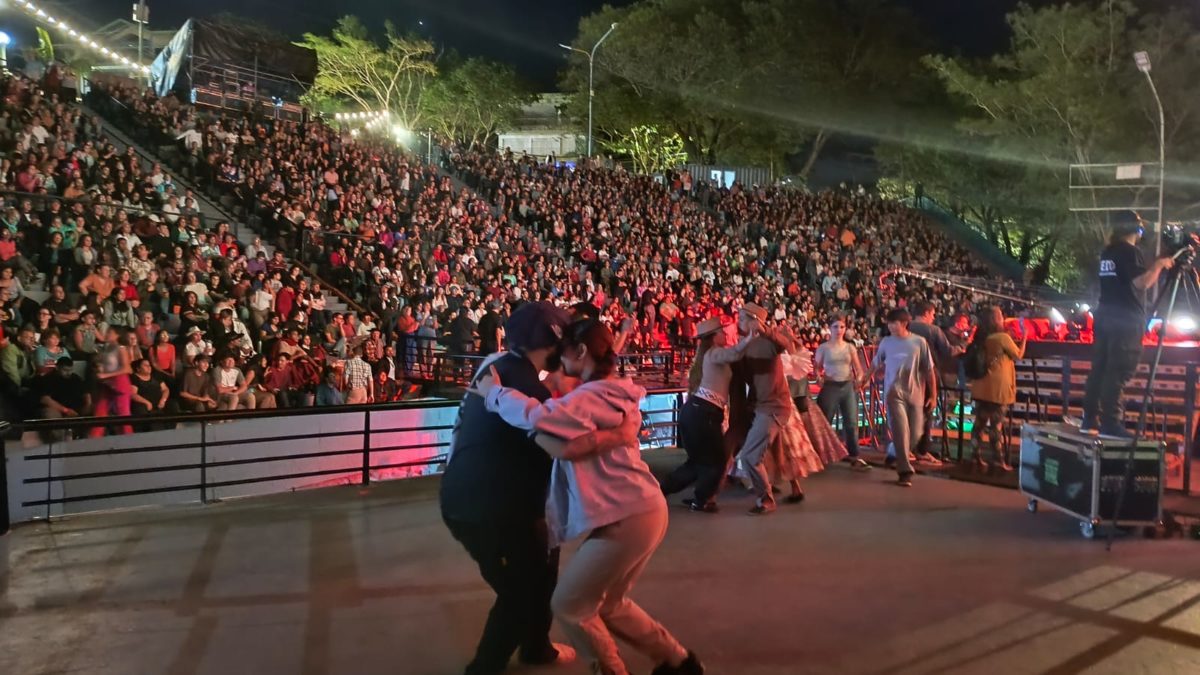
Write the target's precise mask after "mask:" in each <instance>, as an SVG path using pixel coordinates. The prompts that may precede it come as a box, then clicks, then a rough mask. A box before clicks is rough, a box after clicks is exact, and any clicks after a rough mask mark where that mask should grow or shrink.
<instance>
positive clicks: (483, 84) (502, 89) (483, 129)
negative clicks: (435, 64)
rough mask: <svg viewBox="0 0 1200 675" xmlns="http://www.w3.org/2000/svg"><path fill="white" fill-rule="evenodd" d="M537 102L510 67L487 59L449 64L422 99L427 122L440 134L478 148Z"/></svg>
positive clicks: (515, 121)
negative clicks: (524, 108) (526, 107)
mask: <svg viewBox="0 0 1200 675" xmlns="http://www.w3.org/2000/svg"><path fill="white" fill-rule="evenodd" d="M535 99H536V96H535V94H534V93H533V91H532V89H531V88H530V87H529V85H528V84H526V83H525V82H524V81H522V80H521V79H520V78H519V77H518V76H517V73H516V71H515V70H513V69H512V68H511V67H509V66H506V65H502V64H499V63H494V62H491V61H487V60H484V59H478V58H473V59H467V60H465V61H461V62H459V63H453V60H452V59H448V63H447V64H445V65H444V66H443V67H442V69H441V74H440V75H439V76H438V77H437V78H436V79H435V80H434V81H433V82H432V83H431V84H430V86H429V88H428V91H427V92H426V94H425V96H424V97H423V106H424V113H425V119H426V120H427V122H428V123H429V125H430V126H431V127H433V129H434V130H435V131H436V132H437V133H438V134H440V135H442V136H445V137H447V138H453V139H455V140H457V141H460V142H462V143H465V144H466V145H468V146H470V147H475V146H477V145H479V144H481V143H485V142H487V141H488V140H490V139H491V138H493V137H494V136H495V135H496V133H497V132H498V131H499V130H501V129H503V128H506V127H512V126H513V125H515V124H516V123H517V121H518V120H519V119H520V116H521V108H522V106H525V105H527V104H529V103H532V102H533V101H534V100H535Z"/></svg>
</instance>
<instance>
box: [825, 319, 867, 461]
mask: <svg viewBox="0 0 1200 675" xmlns="http://www.w3.org/2000/svg"><path fill="white" fill-rule="evenodd" d="M813 363H814V365H815V366H816V369H817V373H818V375H819V376H820V378H821V391H820V393H818V394H817V406H818V407H820V408H821V412H822V413H824V414H825V417H826V418H827V419H828V420H829V423H830V424H832V423H833V420H834V416H835V415H837V414H839V413H840V414H841V416H842V438H843V439H844V440H845V443H846V451H847V452H849V453H850V456H849V457H848V458H847V460H848V461H849V463H850V466H851V467H852V468H855V469H867V468H870V465H869V464H867V463H866V462H865V461H863V459H862V457H859V456H858V390H859V389H862V387H863V386H864V385H865V384H866V381H867V374H866V372H865V371H864V369H863V367H862V362H861V361H859V359H858V348H857V347H855V346H854V345H853V344H850V343H849V342H847V341H846V320H845V319H843V318H842V317H837V318H834V319H833V320H832V321H830V322H829V339H828V340H826V341H825V342H823V343H821V346H820V347H817V352H816V354H815V355H814V356H813Z"/></svg>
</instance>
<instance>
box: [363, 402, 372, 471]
mask: <svg viewBox="0 0 1200 675" xmlns="http://www.w3.org/2000/svg"><path fill="white" fill-rule="evenodd" d="M362 484H363V485H370V484H371V411H370V410H364V411H363V451H362Z"/></svg>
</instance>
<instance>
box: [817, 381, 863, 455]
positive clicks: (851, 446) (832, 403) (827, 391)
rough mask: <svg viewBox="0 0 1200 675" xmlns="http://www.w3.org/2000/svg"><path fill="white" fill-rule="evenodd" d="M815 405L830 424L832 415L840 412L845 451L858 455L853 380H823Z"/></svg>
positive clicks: (856, 395) (856, 401)
mask: <svg viewBox="0 0 1200 675" xmlns="http://www.w3.org/2000/svg"><path fill="white" fill-rule="evenodd" d="M817 407H819V408H820V409H821V412H822V413H824V414H825V417H826V418H827V419H828V420H829V423H830V424H833V416H834V415H835V414H836V413H838V412H840V413H841V414H842V438H843V439H844V440H845V441H846V452H848V453H850V456H851V457H857V456H858V393H857V392H856V391H854V383H853V382H825V384H824V385H822V386H821V393H819V394H817Z"/></svg>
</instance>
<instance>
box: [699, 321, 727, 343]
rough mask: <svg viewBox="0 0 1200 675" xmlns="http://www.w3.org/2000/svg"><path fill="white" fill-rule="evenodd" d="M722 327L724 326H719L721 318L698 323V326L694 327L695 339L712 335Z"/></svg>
mask: <svg viewBox="0 0 1200 675" xmlns="http://www.w3.org/2000/svg"><path fill="white" fill-rule="evenodd" d="M724 327H725V326H723V325H722V324H721V317H719V316H714V317H711V318H708V319H705V320H703V321H701V322H700V325H699V326H697V327H696V339H700V338H702V337H707V336H709V335H712V334H713V333H715V332H717V331H719V330H721V329H722V328H724Z"/></svg>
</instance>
